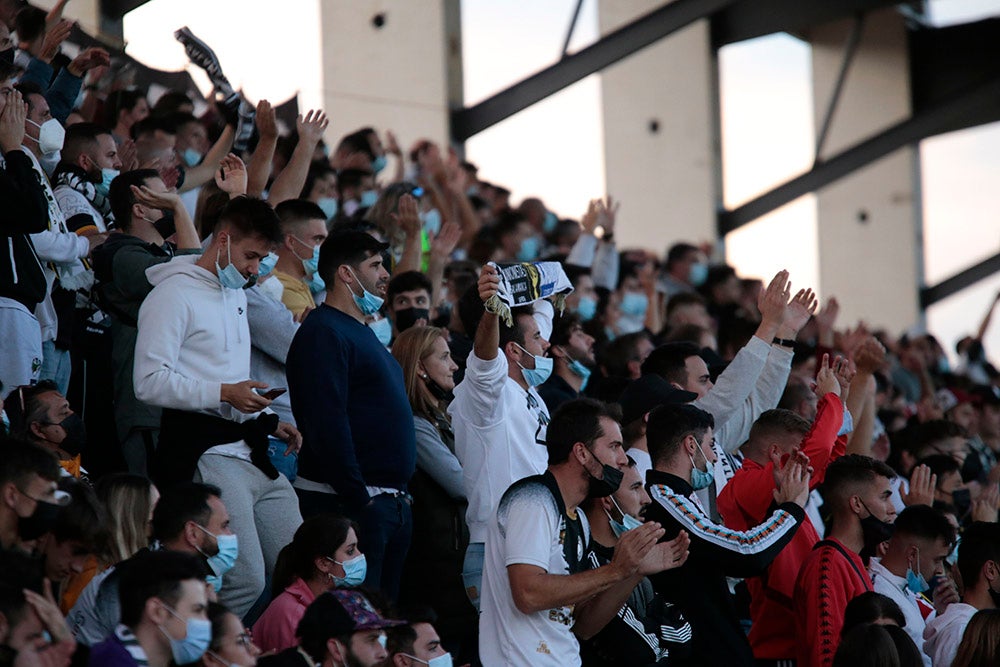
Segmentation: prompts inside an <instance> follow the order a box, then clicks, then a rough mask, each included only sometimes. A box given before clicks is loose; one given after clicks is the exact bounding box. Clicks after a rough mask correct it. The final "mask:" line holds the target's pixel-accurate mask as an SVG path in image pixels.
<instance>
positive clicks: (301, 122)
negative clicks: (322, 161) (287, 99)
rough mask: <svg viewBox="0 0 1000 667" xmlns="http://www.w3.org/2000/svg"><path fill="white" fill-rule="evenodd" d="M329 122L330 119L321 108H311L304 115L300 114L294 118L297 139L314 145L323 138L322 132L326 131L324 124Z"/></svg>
mask: <svg viewBox="0 0 1000 667" xmlns="http://www.w3.org/2000/svg"><path fill="white" fill-rule="evenodd" d="M329 124H330V120H329V119H328V118H327V117H326V114H325V113H323V112H322V111H321V110H318V109H314V110H311V111H309V112H308V113H307V114H306V115H305V117H303V116H302V115H301V114H300V115H299V116H298V117H296V119H295V129H296V130H297V131H298V133H299V141H302V142H306V143H307V144H312V145H313V146H314V147H315V146H316V144H318V143H319V140H320V139H322V138H323V132H325V131H326V126H327V125H329Z"/></svg>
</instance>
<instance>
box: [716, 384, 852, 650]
mask: <svg viewBox="0 0 1000 667" xmlns="http://www.w3.org/2000/svg"><path fill="white" fill-rule="evenodd" d="M843 417H844V406H843V404H842V403H841V402H840V399H839V398H838V397H837V396H836V395H834V394H827V395H826V396H824V397H823V398H822V399H821V400H820V401H819V404H818V405H817V411H816V421H815V422H813V426H812V429H810V431H809V433H808V434H807V435H806V436H805V438H803V440H802V451H803V452H804V453H805V454H806V455H807V456H808V457H809V461H810V464H811V465H812V467H813V476H812V479H811V480H810V483H809V486H810V488H815V487H816V486H817V485H818V484H820V482H822V481H823V478H824V476H825V475H826V467H827V466H828V465H829V464H830V462H831V461H833V460H834V459H836V458H837V457H839V456H842V455H843V454H844V450H845V448H846V446H847V438H846V436H842V437H840V438H838V437H837V431H839V430H840V425H841V423H842V421H843ZM774 489H775V483H774V464H773V463H768V464H767V465H766V466H761V465H760V464H758V463H755V462H754V461H751V460H750V459H744V461H743V467H742V468H741V469H740V470H738V471H737V472H736V475H735V476H734V477H733V479H732V480H730V482H729V483H728V484H726V486H725V487H724V488H723V489H722V493H720V494H719V498H718V504H717V508H718V510H719V514H720V515H721V516H722V519H723V521H724V522H725V524H726V525H727V526H728V527H730V528H732V529H733V530H739V531H746V530H749V529H750V528H752V527H753V526H756V525H759V524H760V523H762V522H763V521H764V519H766V518H767V516H768V514H769V510H770V509H771V507H772V505H773V504H774V493H773V492H774ZM818 541H819V535H818V534H817V533H816V528H815V527H814V526H813V525H812V522H810V521H809V518H808V516H807V517H806V520H805V521H804V522H803V523H802V526H801V527H800V528H799V530H798V532H796V533H795V537H793V538H792V541H791V542H789V543H788V544H787V545H786V546H785V548H784V549H782V550H781V553H779V554H778V556H777V558H775V559H774V562H772V563H771V565H770V566H768V568H767V571H766V572H765V573H764V575H763V576H760V577H752V578H749V579H747V580H746V582H747V588H748V589H749V591H750V618H751V621H752V624H751V626H750V635H749V640H750V647H751V648H752V649H753V655H754V657H755V658H757V659H758V660H792V659H794V658H795V645H796V642H795V616H794V614H793V613H792V595H793V593H794V590H795V578H796V577H797V576H798V573H799V568H800V567H801V566H802V563H803V562H804V561H805V559H806V558H807V557H808V556H809V552H810V551H811V550H812V548H813V545H815V544H816V542H818Z"/></svg>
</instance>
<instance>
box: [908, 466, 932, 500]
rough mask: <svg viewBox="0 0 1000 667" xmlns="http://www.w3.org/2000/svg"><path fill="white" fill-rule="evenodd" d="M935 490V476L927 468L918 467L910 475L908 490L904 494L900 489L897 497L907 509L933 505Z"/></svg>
mask: <svg viewBox="0 0 1000 667" xmlns="http://www.w3.org/2000/svg"><path fill="white" fill-rule="evenodd" d="M935 488H937V475H935V474H933V473H932V472H931V469H930V468H928V467H927V466H925V465H919V466H917V467H916V468H914V469H913V471H912V472H911V473H910V490H909V491H906V492H904V491H903V487H900V488H899V497H900V498H901V499H902V500H903V504H904V505H906V506H907V507H909V506H910V505H933V504H934V489H935Z"/></svg>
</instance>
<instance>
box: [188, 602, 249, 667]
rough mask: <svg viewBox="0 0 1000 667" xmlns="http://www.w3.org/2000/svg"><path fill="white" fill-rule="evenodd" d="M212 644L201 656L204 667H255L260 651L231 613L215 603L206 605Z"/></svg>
mask: <svg viewBox="0 0 1000 667" xmlns="http://www.w3.org/2000/svg"><path fill="white" fill-rule="evenodd" d="M208 620H209V621H211V622H212V643H211V644H209V645H208V650H207V651H205V654H204V655H202V656H201V664H202V665H203V666H204V667H255V666H256V665H257V656H258V655H260V649H259V648H257V646H256V645H255V644H254V643H253V638H252V637H251V636H250V632H249V631H248V630H247V629H246V628H244V627H243V623H241V622H240V619H239V618H238V617H237V616H236V614H234V613H233V612H231V611H229V610H228V609H226V608H225V607H224V606H222V605H221V604H219V603H217V602H209V603H208Z"/></svg>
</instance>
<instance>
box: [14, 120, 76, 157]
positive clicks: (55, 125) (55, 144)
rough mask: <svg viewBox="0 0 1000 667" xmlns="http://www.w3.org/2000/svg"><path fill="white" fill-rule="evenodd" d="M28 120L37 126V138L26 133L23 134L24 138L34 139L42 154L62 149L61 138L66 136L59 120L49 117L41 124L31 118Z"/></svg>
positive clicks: (49, 153)
mask: <svg viewBox="0 0 1000 667" xmlns="http://www.w3.org/2000/svg"><path fill="white" fill-rule="evenodd" d="M28 122H29V123H31V124H32V125H34V126H35V127H37V128H38V139H37V140H36V139H33V138H32V137H29V136H28V135H24V138H25V139H31V140H32V141H36V142H37V143H38V150H40V151H41V152H42V155H51V154H52V153H55V152H56V151H59V150H62V147H63V140H64V139H65V138H66V130H65V128H63V126H62V124H60V123H59V121H57V120H56V119H55V118H49V119H48V120H47V121H45V122H44V123H42V124H41V125H39V124H38V123H36V122H35V121H33V120H28Z"/></svg>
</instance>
